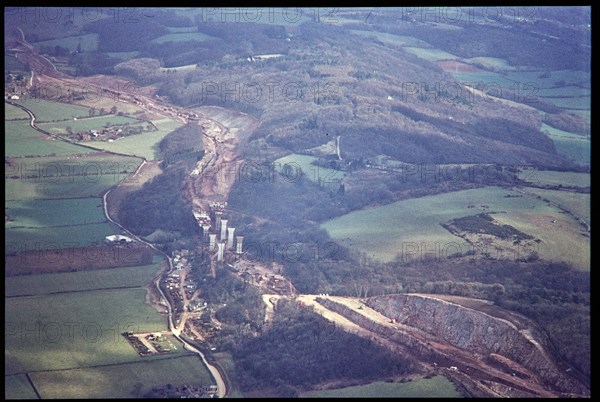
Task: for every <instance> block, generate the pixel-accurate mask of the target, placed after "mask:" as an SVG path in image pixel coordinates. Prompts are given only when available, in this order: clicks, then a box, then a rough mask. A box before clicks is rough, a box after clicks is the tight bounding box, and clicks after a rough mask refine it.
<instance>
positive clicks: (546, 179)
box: [519, 170, 592, 187]
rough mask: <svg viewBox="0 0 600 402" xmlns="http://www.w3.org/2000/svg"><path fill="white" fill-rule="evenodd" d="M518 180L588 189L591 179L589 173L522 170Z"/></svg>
mask: <svg viewBox="0 0 600 402" xmlns="http://www.w3.org/2000/svg"><path fill="white" fill-rule="evenodd" d="M519 178H520V179H522V180H525V181H527V182H529V183H535V184H539V185H551V186H558V185H562V186H569V187H590V186H591V184H592V177H591V175H590V174H589V173H578V172H557V171H553V170H522V171H520V172H519Z"/></svg>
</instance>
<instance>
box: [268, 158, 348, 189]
mask: <svg viewBox="0 0 600 402" xmlns="http://www.w3.org/2000/svg"><path fill="white" fill-rule="evenodd" d="M314 160H317V158H316V157H314V156H310V155H300V154H290V155H287V156H284V157H283V158H279V159H277V160H276V161H275V168H276V170H277V171H278V172H281V171H282V170H283V166H284V165H286V164H289V165H290V166H292V167H293V170H292V171H291V173H290V178H292V176H293V177H296V175H297V174H298V172H299V171H301V172H302V174H303V176H304V177H306V178H307V179H309V180H312V181H314V182H319V181H321V182H322V183H324V184H325V185H327V184H332V185H335V186H336V188H337V185H338V181H339V180H341V179H342V178H343V177H344V172H342V171H339V170H335V169H328V168H324V167H321V166H316V165H313V164H311V162H312V161H314Z"/></svg>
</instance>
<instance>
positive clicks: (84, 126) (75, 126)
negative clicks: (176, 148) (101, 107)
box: [37, 114, 150, 134]
mask: <svg viewBox="0 0 600 402" xmlns="http://www.w3.org/2000/svg"><path fill="white" fill-rule="evenodd" d="M148 124H150V123H149V122H147V121H144V120H138V119H134V118H131V117H126V116H118V115H112V114H111V115H106V116H97V117H90V118H85V119H77V120H67V121H61V122H55V123H41V124H38V125H37V126H38V127H39V128H41V129H43V130H45V131H48V132H49V133H52V134H67V130H66V128H67V127H71V129H72V130H73V132H74V133H78V132H80V131H90V130H101V129H102V128H105V127H110V126H121V125H131V126H140V125H143V126H147V125H148Z"/></svg>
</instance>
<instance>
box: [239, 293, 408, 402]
mask: <svg viewBox="0 0 600 402" xmlns="http://www.w3.org/2000/svg"><path fill="white" fill-rule="evenodd" d="M234 358H235V359H236V361H237V364H236V375H237V379H238V381H239V384H240V386H241V388H242V390H251V389H260V388H274V389H275V390H276V392H277V393H278V394H279V395H280V396H283V397H293V396H297V395H298V388H300V389H303V388H304V389H307V388H308V387H310V386H312V385H317V384H319V383H323V382H327V381H333V380H375V379H381V378H386V377H395V376H399V375H405V374H408V373H410V372H411V371H412V370H413V367H414V362H413V361H412V360H411V359H410V358H407V357H402V356H398V355H395V354H391V353H390V352H389V351H388V350H387V349H385V348H383V347H381V346H379V345H376V344H374V343H372V342H371V341H369V340H366V339H364V338H361V337H359V336H357V335H353V334H349V333H347V332H345V331H342V330H340V329H338V328H336V327H335V325H333V324H331V323H328V322H327V321H326V320H325V319H323V318H322V317H321V316H319V315H317V314H316V313H313V312H311V311H310V310H308V309H306V308H302V307H300V306H298V305H295V304H293V303H279V304H278V305H277V314H276V315H275V319H274V321H273V323H272V326H271V328H270V329H268V330H266V331H264V333H263V334H262V335H261V336H259V337H256V338H245V339H244V340H243V342H241V343H240V345H239V346H238V347H237V348H236V349H235V352H234Z"/></svg>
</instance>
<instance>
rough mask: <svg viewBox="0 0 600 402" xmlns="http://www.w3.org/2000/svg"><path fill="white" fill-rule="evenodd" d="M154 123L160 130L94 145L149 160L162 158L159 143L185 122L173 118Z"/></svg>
mask: <svg viewBox="0 0 600 402" xmlns="http://www.w3.org/2000/svg"><path fill="white" fill-rule="evenodd" d="M152 123H154V125H155V126H156V127H158V131H152V132H148V133H143V134H138V135H131V136H129V137H125V138H122V139H120V140H119V141H115V142H95V143H94V146H95V147H97V148H99V149H103V150H106V151H113V152H121V153H125V154H130V155H136V156H141V157H143V158H146V159H148V160H157V159H160V150H159V149H158V143H159V142H160V141H161V140H162V139H163V138H165V136H166V135H167V134H169V133H171V132H173V130H175V129H177V128H179V127H181V126H182V125H183V123H182V122H181V121H179V120H171V119H162V120H154V121H152Z"/></svg>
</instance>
